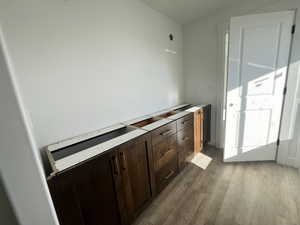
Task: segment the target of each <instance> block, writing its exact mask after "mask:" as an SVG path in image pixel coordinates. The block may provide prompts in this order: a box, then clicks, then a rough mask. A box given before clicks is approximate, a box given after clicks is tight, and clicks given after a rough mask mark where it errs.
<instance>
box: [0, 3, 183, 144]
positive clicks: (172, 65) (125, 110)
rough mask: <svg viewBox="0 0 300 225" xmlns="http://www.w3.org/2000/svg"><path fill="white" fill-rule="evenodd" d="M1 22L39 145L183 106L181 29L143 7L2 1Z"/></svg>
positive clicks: (141, 5) (142, 5)
mask: <svg viewBox="0 0 300 225" xmlns="http://www.w3.org/2000/svg"><path fill="white" fill-rule="evenodd" d="M0 23H1V25H2V29H3V32H4V36H5V38H6V40H7V44H8V49H9V52H10V54H11V58H12V63H13V66H14V68H15V71H16V75H17V79H18V81H19V84H20V87H21V91H22V95H23V97H24V101H25V105H26V108H27V110H28V111H29V115H30V117H31V119H32V124H33V127H34V133H35V137H36V140H37V143H38V146H39V148H42V147H44V146H46V145H48V144H51V143H54V142H56V141H60V140H62V139H65V138H68V137H72V136H75V135H79V134H82V133H85V132H89V131H93V130H96V129H99V128H102V127H106V126H108V125H112V124H114V123H116V122H120V121H125V120H128V119H132V118H135V117H138V116H141V115H144V114H148V113H151V112H154V111H158V110H160V109H163V108H167V107H169V106H173V105H176V104H179V103H181V102H182V101H183V82H182V30H181V26H180V25H178V24H176V23H174V22H172V21H171V20H170V19H168V18H167V17H165V16H163V15H161V14H160V13H158V12H156V11H154V10H153V9H150V8H149V7H148V6H146V5H144V4H143V3H141V2H138V1H135V0H127V1H123V0H109V1H104V0H102V1H101V0H98V1H96V0H52V1H46V0H42V1H41V0H28V1H18V0H2V1H1V3H0ZM170 33H173V34H174V35H175V41H174V43H170V41H169V38H168V36H169V34H170ZM166 48H171V49H172V50H175V51H176V52H177V54H176V55H173V54H170V53H166V52H165V49H166Z"/></svg>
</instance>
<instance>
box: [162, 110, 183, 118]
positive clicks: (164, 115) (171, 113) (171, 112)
mask: <svg viewBox="0 0 300 225" xmlns="http://www.w3.org/2000/svg"><path fill="white" fill-rule="evenodd" d="M177 113H178V112H176V111H170V112H167V113H164V114H161V115H158V116H159V117H162V118H168V117H170V116H173V115H175V114H177Z"/></svg>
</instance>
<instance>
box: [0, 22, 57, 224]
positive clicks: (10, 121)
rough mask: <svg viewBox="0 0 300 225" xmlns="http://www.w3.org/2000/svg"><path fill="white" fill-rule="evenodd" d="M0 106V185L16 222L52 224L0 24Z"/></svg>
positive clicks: (45, 192)
mask: <svg viewBox="0 0 300 225" xmlns="http://www.w3.org/2000/svg"><path fill="white" fill-rule="evenodd" d="M0 105H1V114H0V176H1V183H0V185H2V182H3V185H4V186H5V188H6V190H7V194H8V198H9V200H10V201H11V203H12V206H13V211H14V212H15V213H16V216H17V218H18V221H19V222H20V225H29V224H30V225H41V224H43V225H56V224H58V223H57V219H56V216H55V212H54V208H53V205H52V203H51V201H50V194H49V191H48V187H47V183H46V179H45V177H44V171H43V169H42V164H41V161H40V158H39V156H38V154H37V151H38V150H37V146H36V144H35V140H34V137H33V135H32V131H31V129H30V126H29V124H28V122H27V116H26V114H25V111H24V104H23V100H22V97H21V95H20V90H19V87H18V84H17V82H16V79H15V74H14V70H13V67H12V66H11V61H10V57H9V53H8V52H7V49H6V44H5V40H4V39H3V35H2V32H1V27H0ZM34 150H35V151H34ZM0 191H1V190H0ZM0 201H1V196H0ZM1 213H3V211H2V212H1ZM0 224H3V225H4V224H5V223H2V222H0Z"/></svg>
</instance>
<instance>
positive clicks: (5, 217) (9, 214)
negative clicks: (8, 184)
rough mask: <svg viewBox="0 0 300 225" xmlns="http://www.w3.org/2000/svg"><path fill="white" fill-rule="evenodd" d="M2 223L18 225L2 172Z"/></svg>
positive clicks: (0, 218) (0, 191) (0, 186)
mask: <svg viewBox="0 0 300 225" xmlns="http://www.w3.org/2000/svg"><path fill="white" fill-rule="evenodd" d="M0 224H4V225H18V222H17V218H16V215H15V213H14V211H13V208H12V205H11V202H10V200H9V198H8V196H7V192H6V190H5V187H4V184H3V181H2V178H1V174H0Z"/></svg>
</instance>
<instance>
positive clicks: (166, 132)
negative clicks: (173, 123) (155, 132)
mask: <svg viewBox="0 0 300 225" xmlns="http://www.w3.org/2000/svg"><path fill="white" fill-rule="evenodd" d="M170 131H172V130H167V131H165V132H161V133H160V135H162V136H165V135H167V134H169V133H170Z"/></svg>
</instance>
